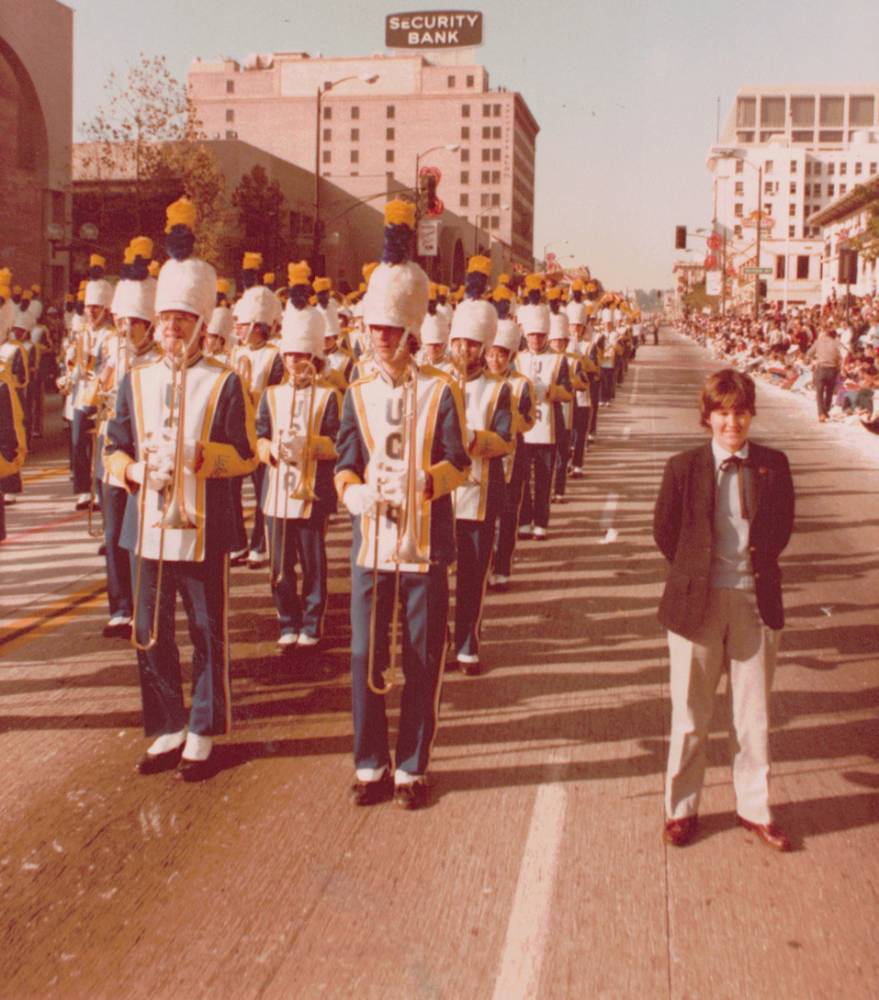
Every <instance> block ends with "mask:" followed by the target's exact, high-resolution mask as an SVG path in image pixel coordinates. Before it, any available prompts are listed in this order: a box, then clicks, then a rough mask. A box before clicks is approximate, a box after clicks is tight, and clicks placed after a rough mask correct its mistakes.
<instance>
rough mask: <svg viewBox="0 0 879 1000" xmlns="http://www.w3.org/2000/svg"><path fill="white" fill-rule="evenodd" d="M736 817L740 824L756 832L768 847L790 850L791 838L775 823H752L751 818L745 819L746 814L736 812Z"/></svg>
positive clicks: (777, 849) (776, 849)
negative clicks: (741, 814)
mask: <svg viewBox="0 0 879 1000" xmlns="http://www.w3.org/2000/svg"><path fill="white" fill-rule="evenodd" d="M736 819H737V820H738V822H739V826H743V827H744V828H745V829H746V830H750V831H751V833H756V834H757V836H758V837H759V838H760V840H762V841H763V843H764V844H765V845H766V846H767V847H771V848H772V850H773V851H789V850H790V839H789V838H788V836H787V835H786V834H785V833H782V831H781V830H779V828H778V827H777V826H776V825H775V824H774V823H752V822H751V821H750V820H749V819H745V818H744V816H739V815H738V814H736Z"/></svg>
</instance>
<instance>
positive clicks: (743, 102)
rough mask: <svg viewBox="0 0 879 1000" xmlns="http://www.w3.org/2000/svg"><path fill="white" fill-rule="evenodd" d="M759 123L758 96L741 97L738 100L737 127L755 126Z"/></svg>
mask: <svg viewBox="0 0 879 1000" xmlns="http://www.w3.org/2000/svg"><path fill="white" fill-rule="evenodd" d="M756 124H757V98H756V97H740V98H739V99H738V101H737V102H736V128H753V127H754V126H755V125H756Z"/></svg>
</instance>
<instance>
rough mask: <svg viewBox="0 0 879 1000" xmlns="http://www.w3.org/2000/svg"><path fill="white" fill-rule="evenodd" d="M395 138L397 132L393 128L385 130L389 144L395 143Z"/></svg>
mask: <svg viewBox="0 0 879 1000" xmlns="http://www.w3.org/2000/svg"><path fill="white" fill-rule="evenodd" d="M395 136H396V132H395V131H394V130H393V129H392V128H386V129H385V139H386V140H387V141H388V142H393V141H394V137H395Z"/></svg>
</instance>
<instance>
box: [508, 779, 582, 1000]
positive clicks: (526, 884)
mask: <svg viewBox="0 0 879 1000" xmlns="http://www.w3.org/2000/svg"><path fill="white" fill-rule="evenodd" d="M566 806H567V795H566V792H565V789H564V786H562V785H560V784H551V785H541V786H540V788H539V789H538V790H537V796H536V797H535V800H534V811H533V812H532V814H531V826H530V827H529V828H528V839H527V841H526V842H525V854H524V856H523V858H522V867H521V868H520V869H519V880H518V882H517V883H516V895H515V896H514V898H513V907H512V910H511V911H510V919H509V922H508V924H507V936H506V940H505V941H504V950H503V954H502V958H501V965H500V971H499V972H498V977H497V979H496V981H495V984H494V1000H532V998H534V997H536V996H537V991H538V989H539V987H540V970H541V967H542V965H543V953H544V951H545V949H546V939H547V936H548V934H549V920H550V908H551V906H552V896H553V889H554V887H555V876H556V868H557V866H558V858H559V849H560V847H561V843H562V833H563V831H564V825H565V809H566Z"/></svg>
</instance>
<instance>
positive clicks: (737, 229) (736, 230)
mask: <svg viewBox="0 0 879 1000" xmlns="http://www.w3.org/2000/svg"><path fill="white" fill-rule="evenodd" d="M733 236H735V238H736V239H737V240H740V239H741V238H742V227H741V226H733Z"/></svg>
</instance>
